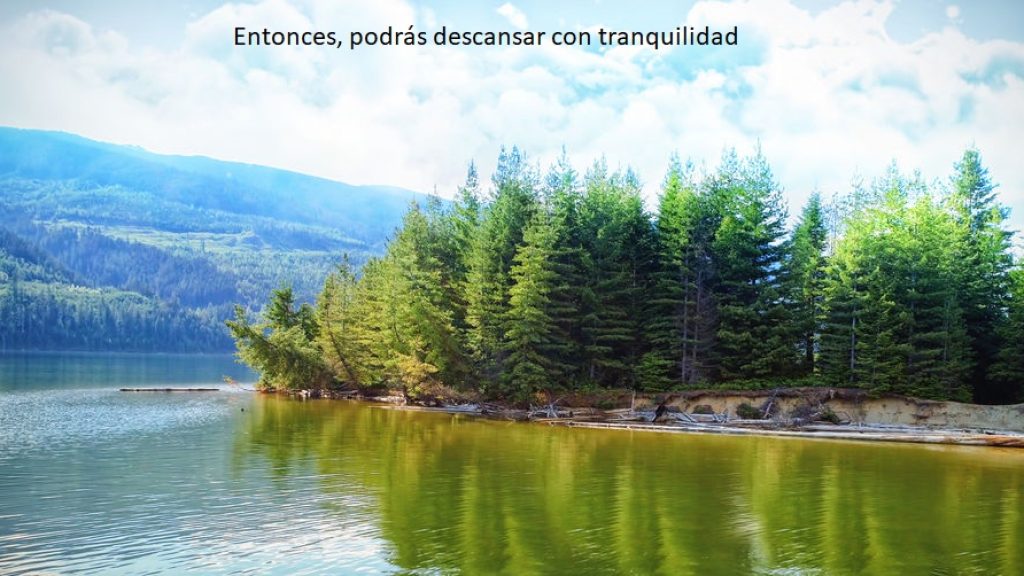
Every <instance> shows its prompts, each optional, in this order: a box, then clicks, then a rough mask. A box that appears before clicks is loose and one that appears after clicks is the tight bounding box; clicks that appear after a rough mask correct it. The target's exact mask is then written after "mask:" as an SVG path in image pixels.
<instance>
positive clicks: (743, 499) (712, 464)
mask: <svg viewBox="0 0 1024 576" xmlns="http://www.w3.org/2000/svg"><path fill="white" fill-rule="evenodd" d="M233 458H234V460H233V466H234V469H235V470H236V473H242V472H243V471H245V470H248V469H251V468H253V467H259V466H268V467H269V469H270V470H271V472H272V473H271V476H272V477H273V478H274V483H275V485H276V486H277V487H278V489H279V490H285V491H286V490H288V489H289V487H290V486H292V485H293V484H294V483H296V482H303V481H307V480H309V479H310V478H311V477H313V478H315V482H316V483H317V484H318V486H319V490H321V491H322V493H323V494H324V495H328V496H332V497H331V498H327V499H326V500H325V502H338V501H339V500H335V499H334V498H345V497H348V498H350V499H354V500H355V501H357V502H359V503H362V504H365V506H367V508H364V509H370V508H372V509H373V510H374V512H373V516H374V517H373V521H374V522H375V523H376V524H377V525H378V529H379V536H380V537H381V538H382V539H383V541H384V543H385V544H384V546H385V548H384V551H383V552H382V553H383V554H384V555H385V556H386V559H387V561H388V562H389V563H390V564H391V565H393V566H396V567H398V568H400V569H402V570H406V571H410V572H414V573H419V572H431V573H433V572H438V571H440V572H464V573H472V574H480V573H510V574H531V573H536V574H542V573H549V574H563V573H566V572H572V573H586V574H622V573H634V574H698V573H699V574H736V573H762V574H776V573H792V574H965V573H985V574H992V573H1003V574H1021V573H1024V559H1022V558H1021V553H1020V550H1019V548H1020V546H1021V544H1020V543H1021V542H1024V508H1022V507H1024V501H1022V499H1021V490H1022V488H1024V486H1022V478H1024V454H1022V453H1020V452H1019V451H1013V450H998V449H960V448H929V447H920V446H902V445H878V444H858V443H842V442H816V441H802V440H780V439H771V438H735V437H715V436H682V435H662V434H652V433H645V432H634V433H630V432H622V431H600V430H571V429H562V428H547V427H541V426H533V425H522V424H510V423H501V422H489V421H479V420H474V419H472V418H468V417H461V416H451V415H443V414H436V413H418V412H407V411H398V410H391V409H386V408H367V407H365V406H363V405H357V404H353V403H344V402H308V403H302V402H297V401H292V400H288V399H283V398H275V397H260V398H259V399H258V401H257V402H256V403H255V405H254V409H253V411H251V412H250V413H249V414H248V415H247V418H246V420H245V421H244V422H243V423H242V432H241V433H239V434H238V435H237V436H236V447H235V451H234V457H233ZM341 501H344V500H341ZM268 505H273V504H272V503H269V504H268ZM322 509H324V511H325V513H327V514H330V515H332V516H333V517H334V518H335V521H338V522H341V521H344V520H345V519H346V518H347V517H348V516H347V515H348V514H350V513H351V508H346V507H345V506H340V507H335V505H324V506H322Z"/></svg>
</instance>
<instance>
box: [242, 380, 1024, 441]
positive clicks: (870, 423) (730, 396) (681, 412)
mask: <svg viewBox="0 0 1024 576" xmlns="http://www.w3.org/2000/svg"><path fill="white" fill-rule="evenodd" d="M262 392H263V393H269V394H279V395H285V396H290V397H292V398H295V399H298V400H308V399H328V400H349V401H356V402H364V403H367V404H371V405H377V406H379V407H383V408H387V409H398V410H409V411H424V412H442V413H447V414H463V415H467V416H475V417H480V418H488V419H494V420H512V421H519V422H524V423H526V422H529V423H533V424H546V425H549V426H564V427H569V428H590V429H606V430H630V431H641V432H663V433H676V434H679V433H683V434H726V435H741V436H774V437H786V438H810V439H814V438H817V439H826V440H852V441H861V442H898V443H911V444H933V445H936V444H938V445H943V444H945V445H958V446H986V447H997V448H1024V430H1021V429H1011V428H1010V427H1004V426H992V425H988V424H993V423H995V422H1002V421H1003V420H1000V419H998V418H992V416H991V414H992V413H993V412H995V413H997V414H998V415H999V416H1002V413H1003V412H1006V413H1008V414H1009V415H1010V416H1009V417H1010V418H1011V419H1012V420H1011V421H1012V422H1013V423H1016V424H1018V425H1019V426H1021V427H1024V417H1022V418H1018V417H1017V415H1018V414H1024V404H1017V405H1008V406H985V405H975V404H963V403H956V402H942V401H934V400H922V399H916V398H909V397H902V396H887V397H882V398H871V397H868V396H867V395H866V394H865V393H864V392H863V391H860V390H858V391H852V392H851V391H850V390H847V389H824V388H822V389H797V388H793V389H785V390H776V391H774V392H773V391H764V390H761V391H726V390H694V391H685V392H680V393H667V394H660V395H650V394H645V395H637V396H636V397H634V398H633V399H632V403H634V404H635V405H633V406H631V407H627V408H612V409H598V408H594V407H588V406H582V407H570V406H563V405H547V406H532V407H531V408H530V409H529V410H527V409H516V408H512V407H510V406H507V405H503V404H499V403H467V404H452V403H437V402H435V403H433V405H424V404H419V403H414V402H409V401H408V400H407V399H406V398H404V397H403V396H401V395H397V394H394V393H389V394H385V395H379V396H374V395H363V394H361V393H359V392H358V391H344V392H341V391H327V392H317V391H309V390H301V391H262ZM784 398H785V399H786V400H787V401H788V404H787V403H786V402H784V401H783V399H784ZM656 399H658V401H659V404H658V409H657V410H655V408H654V407H653V406H652V403H653V402H655V400H656ZM757 399H764V400H765V401H764V404H765V405H766V406H768V409H767V410H765V413H771V416H770V417H768V418H764V419H743V418H738V417H736V416H735V414H736V412H735V406H737V405H738V404H740V403H745V404H748V405H749V402H751V401H756V400H757ZM699 402H708V403H707V404H698V403H699ZM851 403H853V404H852V405H856V406H857V407H858V409H859V411H855V410H854V409H853V408H851V406H850V405H848V404H851ZM712 404H714V405H712ZM773 405H774V406H775V408H774V410H775V412H773V408H772V406H773ZM833 405H834V406H835V408H839V410H835V412H833V409H834V408H833ZM908 405H909V406H914V407H916V408H917V411H916V412H914V413H913V414H910V415H907V414H905V413H904V412H902V411H901V409H902V408H904V407H905V406H908ZM810 406H816V409H817V410H818V411H817V412H814V413H810V414H808V412H807V409H806V407H810ZM924 409H926V410H927V416H924V415H922V410H924ZM942 409H947V410H948V412H942V411H940V410H942ZM886 410H887V411H886ZM836 412H839V413H842V414H844V415H846V416H847V417H848V418H847V419H845V420H842V421H840V422H829V421H823V420H819V419H817V417H818V416H820V415H821V414H831V415H833V416H834V415H835V413H836ZM972 412H977V414H980V416H977V415H976V417H975V418H973V419H971V418H966V417H964V416H962V414H964V413H966V414H970V413H972ZM794 414H796V416H794ZM851 414H852V415H853V417H851ZM985 416H987V418H986V417H985ZM887 418H888V419H890V420H891V422H886V421H884V420H885V419H887ZM929 419H935V420H937V421H939V422H943V423H945V424H946V425H939V424H935V423H931V424H929V423H928V420H929ZM958 419H959V420H958ZM880 420H881V421H880ZM902 420H912V421H914V423H909V422H903V421H902ZM970 420H974V421H973V422H971V421H970ZM951 421H955V422H960V423H961V424H968V425H949V423H950V422H951ZM971 424H974V425H971Z"/></svg>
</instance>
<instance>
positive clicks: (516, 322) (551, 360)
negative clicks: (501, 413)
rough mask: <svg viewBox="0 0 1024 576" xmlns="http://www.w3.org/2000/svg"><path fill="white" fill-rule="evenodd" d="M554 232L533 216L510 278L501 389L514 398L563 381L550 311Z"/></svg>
mask: <svg viewBox="0 0 1024 576" xmlns="http://www.w3.org/2000/svg"><path fill="white" fill-rule="evenodd" d="M553 232H554V231H553V229H552V228H551V226H550V225H549V223H548V221H547V217H546V216H545V215H544V212H540V211H538V212H537V213H535V215H534V216H533V218H532V219H531V221H530V223H529V224H528V225H527V228H526V230H525V231H524V233H523V243H522V245H520V246H519V249H518V250H517V251H516V255H515V257H514V258H513V261H514V263H513V266H512V269H511V270H510V272H509V276H510V278H511V281H512V285H511V287H510V288H509V308H508V312H507V313H506V314H505V333H504V341H503V348H504V350H505V352H506V354H507V358H506V360H505V362H504V371H503V373H502V383H503V386H502V389H503V392H505V393H506V394H510V395H512V396H515V397H519V398H526V397H529V396H530V395H531V394H533V393H535V392H537V391H540V390H549V391H550V390H552V389H554V388H557V387H559V386H560V384H561V383H562V382H563V378H564V370H563V367H562V366H561V365H560V364H559V361H558V355H559V350H558V348H557V347H556V345H555V342H554V334H555V331H556V327H555V324H554V322H553V321H552V319H551V315H550V311H549V306H550V303H551V299H550V294H551V291H552V287H553V283H554V281H555V278H556V275H555V273H554V270H553V265H552V262H551V255H552V250H553V244H554V233H553Z"/></svg>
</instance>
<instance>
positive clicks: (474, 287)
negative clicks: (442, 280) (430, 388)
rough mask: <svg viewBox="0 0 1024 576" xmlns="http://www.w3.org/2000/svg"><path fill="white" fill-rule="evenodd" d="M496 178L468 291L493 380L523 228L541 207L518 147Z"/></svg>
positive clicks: (471, 335)
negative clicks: (511, 273) (511, 271)
mask: <svg viewBox="0 0 1024 576" xmlns="http://www.w3.org/2000/svg"><path fill="white" fill-rule="evenodd" d="M492 183H493V186H494V195H493V199H492V201H491V202H490V204H489V205H488V206H487V207H486V209H485V211H484V217H483V222H482V223H481V225H480V229H479V231H478V233H477V234H476V235H475V237H474V242H473V246H472V254H471V256H470V260H469V272H468V279H467V288H468V290H467V292H466V302H467V308H466V321H467V324H468V325H469V331H468V334H467V341H468V346H469V349H470V351H471V353H472V355H473V360H474V362H475V365H476V373H477V375H478V376H479V378H480V379H481V380H482V381H483V382H484V383H485V385H488V386H494V385H496V384H497V383H498V380H499V377H500V374H501V371H502V369H503V365H504V360H505V357H506V351H505V348H504V346H503V344H502V343H503V340H504V331H505V326H504V321H505V312H506V311H507V309H508V305H509V302H508V300H509V288H510V287H511V278H510V275H509V272H510V270H511V268H512V264H513V258H514V256H515V253H516V250H517V248H518V246H519V245H520V244H521V243H522V239H523V230H524V229H525V228H526V225H527V223H528V222H529V221H530V219H531V218H532V217H533V215H534V214H535V213H536V212H537V210H538V199H537V193H536V190H535V188H536V176H535V175H534V173H533V171H532V170H531V169H530V167H529V166H528V165H527V164H526V160H525V159H524V158H523V156H522V155H521V154H520V152H519V150H518V149H517V148H512V150H511V152H506V151H505V149H504V148H503V149H502V151H501V153H500V154H499V156H498V167H497V169H496V171H495V174H494V176H493V178H492Z"/></svg>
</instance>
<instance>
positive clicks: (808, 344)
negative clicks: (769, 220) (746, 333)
mask: <svg viewBox="0 0 1024 576" xmlns="http://www.w3.org/2000/svg"><path fill="white" fill-rule="evenodd" d="M827 240H828V231H827V230H826V228H825V217H824V211H823V209H822V205H821V196H820V195H819V194H818V193H817V192H815V193H814V194H811V197H810V199H808V201H807V205H806V206H805V207H804V209H803V212H802V213H801V214H800V220H799V222H798V223H797V225H796V228H794V229H793V236H792V240H791V250H792V252H791V257H790V259H789V261H788V266H789V280H790V283H791V287H790V291H791V298H792V306H793V322H794V325H795V326H794V327H795V329H796V331H797V334H798V336H799V343H798V347H799V351H800V355H801V367H800V368H801V371H802V372H803V373H804V374H811V373H813V372H814V360H815V354H816V352H817V349H818V339H819V335H820V332H821V323H822V315H823V314H822V298H823V290H824V281H825V264H826V259H825V243H826V242H827Z"/></svg>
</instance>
